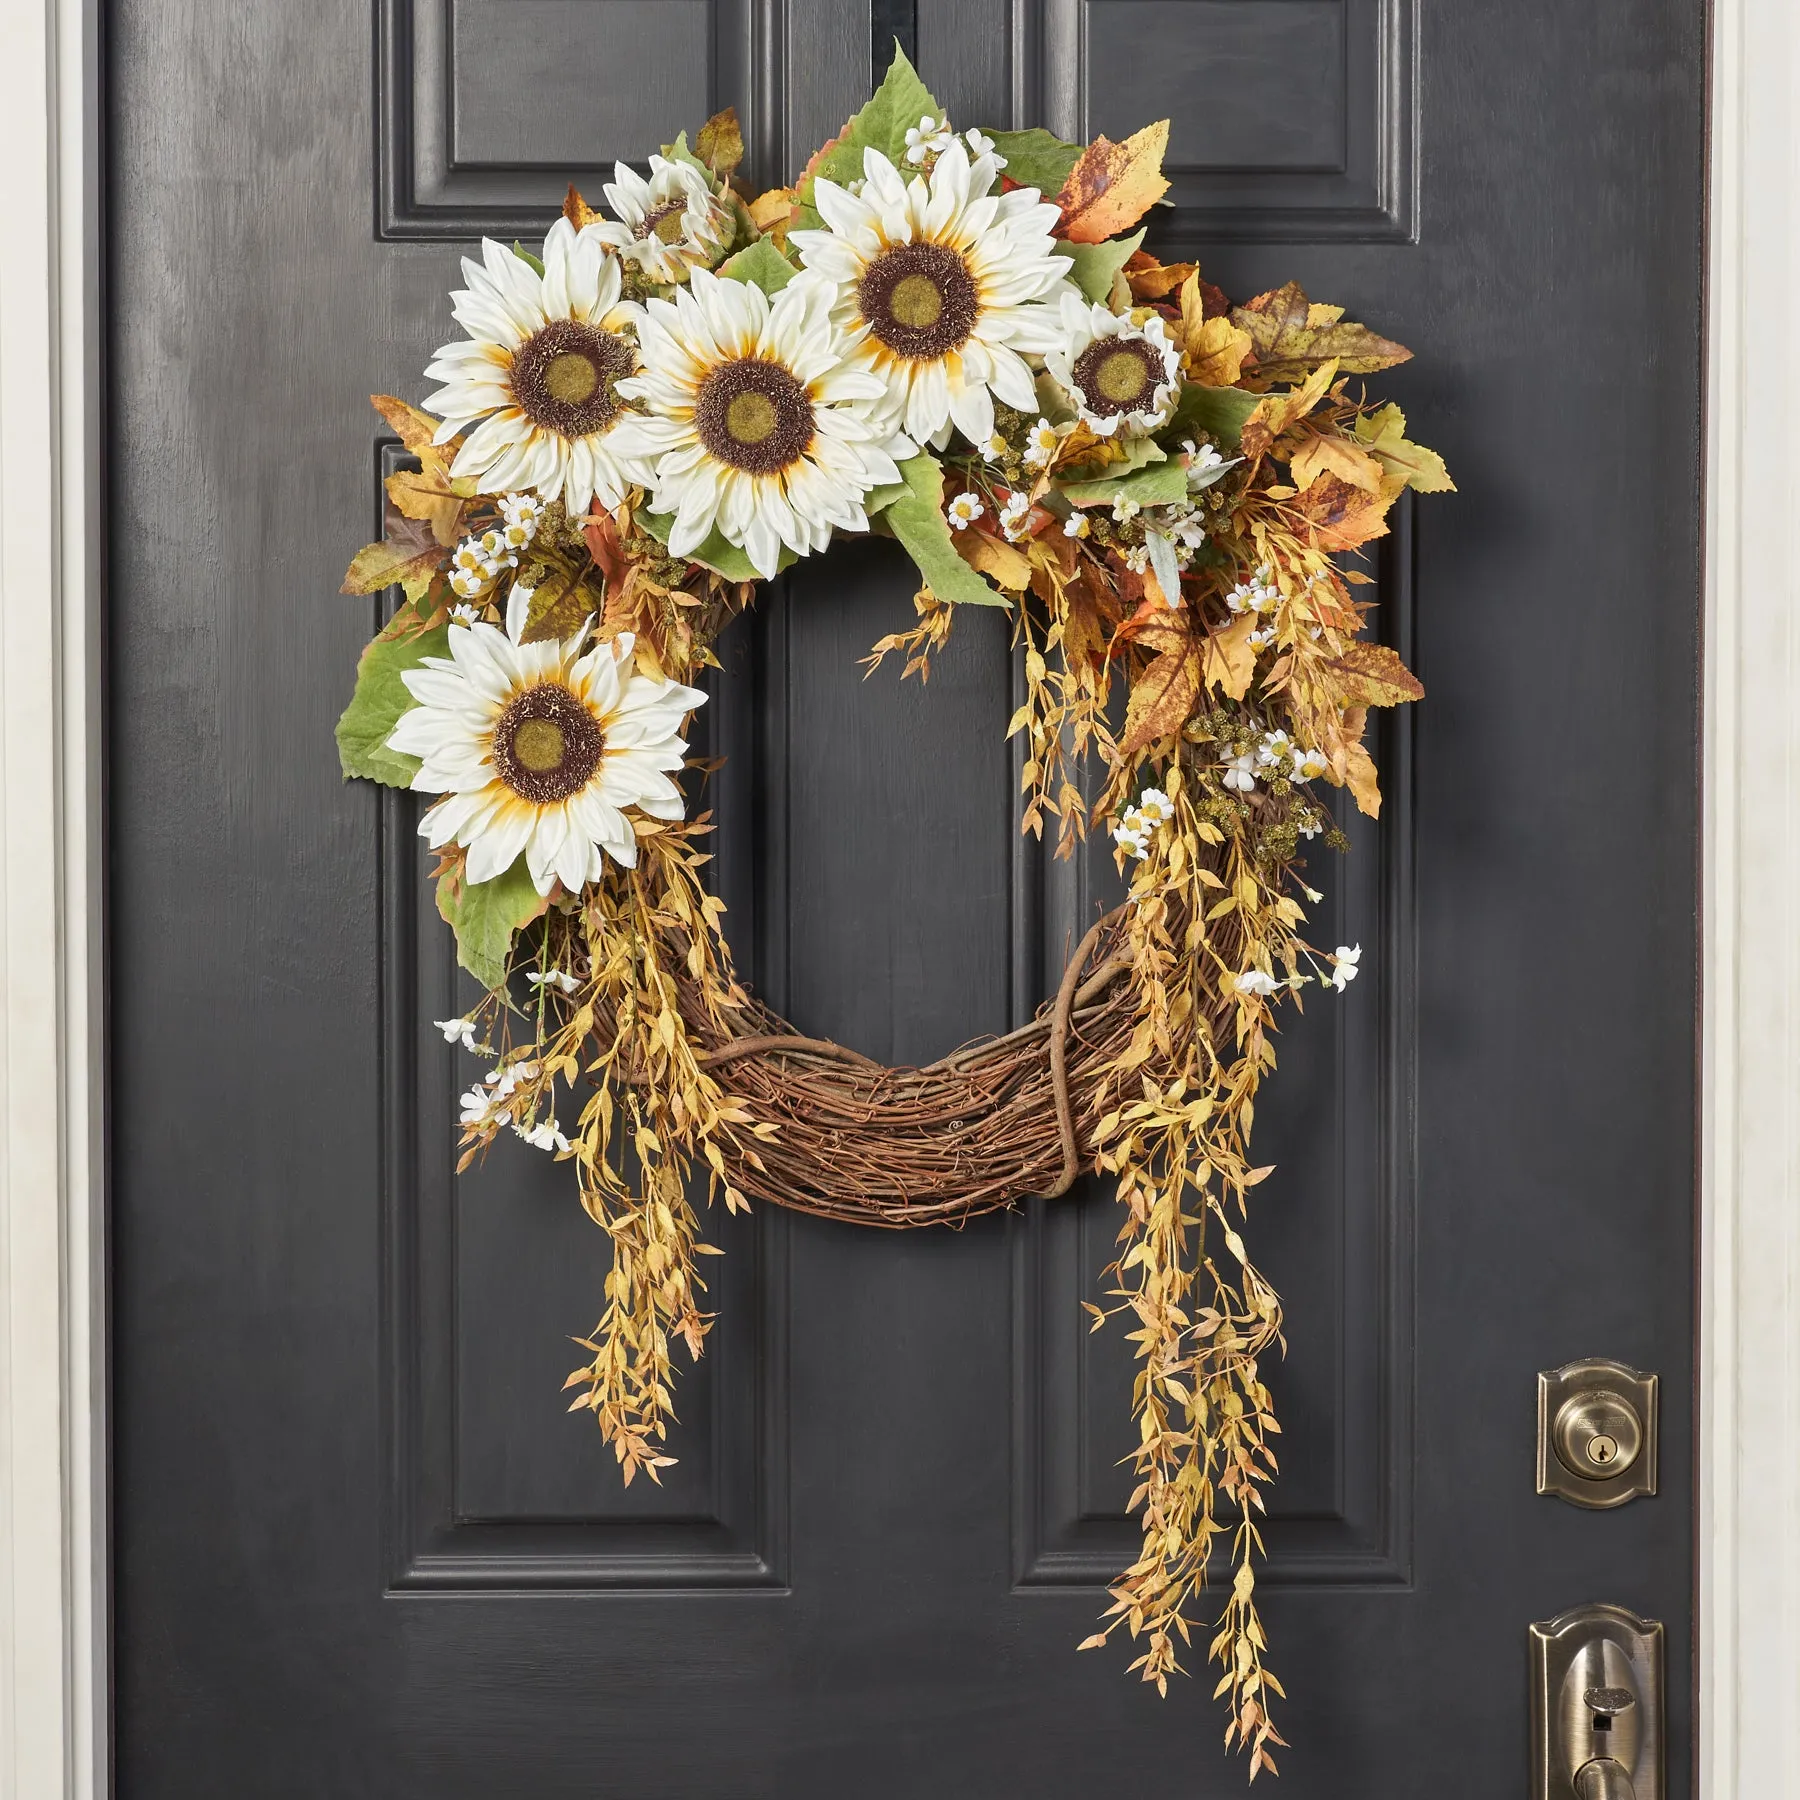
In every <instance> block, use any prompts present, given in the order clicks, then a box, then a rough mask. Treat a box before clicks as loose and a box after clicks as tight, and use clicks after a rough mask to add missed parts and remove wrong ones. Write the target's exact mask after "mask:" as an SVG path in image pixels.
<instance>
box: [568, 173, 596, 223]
mask: <svg viewBox="0 0 1800 1800" xmlns="http://www.w3.org/2000/svg"><path fill="white" fill-rule="evenodd" d="M563 217H564V218H565V219H567V220H568V221H569V223H570V224H571V225H573V226H574V227H575V229H576V230H577V231H579V230H580V229H581V228H582V227H583V226H584V225H592V224H593V222H594V221H595V220H596V219H597V218H599V217H600V215H599V214H598V213H597V212H595V211H594V209H593V208H592V207H591V206H589V205H588V203H587V202H586V201H585V200H584V199H582V197H581V194H580V191H579V190H578V189H577V188H576V186H575V184H574V182H572V181H571V182H570V183H569V191H568V193H566V194H565V195H564V196H563Z"/></svg>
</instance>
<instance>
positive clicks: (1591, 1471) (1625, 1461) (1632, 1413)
mask: <svg viewBox="0 0 1800 1800" xmlns="http://www.w3.org/2000/svg"><path fill="white" fill-rule="evenodd" d="M1551 1441H1552V1443H1553V1444H1554V1445H1555V1447H1556V1457H1557V1461H1558V1462H1560V1463H1561V1464H1562V1466H1563V1467H1564V1468H1565V1469H1567V1470H1568V1471H1569V1473H1570V1474H1571V1475H1579V1476H1581V1478H1582V1479H1583V1480H1584V1481H1605V1480H1607V1479H1608V1478H1609V1477H1611V1476H1614V1475H1623V1474H1624V1473H1625V1471H1626V1470H1627V1469H1629V1468H1630V1467H1631V1465H1632V1464H1633V1463H1634V1462H1636V1461H1637V1459H1638V1453H1639V1452H1640V1451H1641V1450H1642V1449H1643V1447H1644V1426H1643V1421H1642V1420H1641V1419H1640V1418H1639V1417H1638V1413H1637V1408H1636V1407H1635V1406H1633V1405H1632V1404H1631V1402H1630V1401H1629V1400H1627V1399H1626V1398H1625V1396H1624V1395H1623V1394H1615V1393H1612V1392H1611V1391H1610V1390H1608V1389H1606V1388H1589V1389H1588V1390H1587V1391H1585V1392H1583V1393H1579V1394H1571V1395H1570V1396H1569V1397H1568V1399H1566V1400H1565V1401H1564V1402H1563V1403H1562V1405H1561V1406H1560V1407H1559V1408H1558V1409H1557V1413H1556V1422H1555V1423H1554V1425H1552V1427H1551Z"/></svg>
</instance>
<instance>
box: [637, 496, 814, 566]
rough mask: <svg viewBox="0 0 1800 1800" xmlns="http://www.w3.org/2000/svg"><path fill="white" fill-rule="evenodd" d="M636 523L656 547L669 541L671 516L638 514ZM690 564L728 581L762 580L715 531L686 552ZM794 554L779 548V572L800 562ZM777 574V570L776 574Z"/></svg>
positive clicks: (673, 520) (671, 514)
mask: <svg viewBox="0 0 1800 1800" xmlns="http://www.w3.org/2000/svg"><path fill="white" fill-rule="evenodd" d="M636 517H637V522H638V523H639V524H640V525H642V526H643V528H644V529H645V530H646V531H647V532H649V533H650V535H651V536H652V537H653V538H655V539H656V541H657V542H658V543H659V544H667V543H668V541H669V528H670V527H671V526H672V525H673V524H674V523H675V515H674V514H673V513H653V512H640V513H638V514H637V515H636ZM687 560H688V561H689V562H697V563H699V564H701V565H702V567H704V568H708V569H711V570H712V571H713V572H714V573H715V574H718V575H723V576H724V577H725V579H726V580H727V581H761V580H762V576H760V575H759V574H758V573H757V572H756V568H755V566H754V565H753V564H752V563H751V561H750V558H749V557H748V556H746V555H745V554H744V552H743V551H742V550H740V549H739V548H738V546H737V545H736V544H733V543H730V542H728V541H727V540H726V539H725V538H723V537H721V536H720V535H719V533H718V532H717V531H714V532H713V533H712V534H711V535H710V536H709V537H708V538H707V539H706V541H705V542H704V543H702V544H701V545H700V546H699V547H698V548H697V549H694V550H690V551H688V553H687ZM799 560H800V559H799V557H797V556H796V555H795V554H794V553H793V551H791V550H790V549H789V548H788V547H787V546H786V545H785V544H783V545H782V547H781V562H780V565H779V566H780V568H781V569H791V568H792V567H793V566H794V564H795V563H797V562H798V561H799ZM778 572H779V571H778Z"/></svg>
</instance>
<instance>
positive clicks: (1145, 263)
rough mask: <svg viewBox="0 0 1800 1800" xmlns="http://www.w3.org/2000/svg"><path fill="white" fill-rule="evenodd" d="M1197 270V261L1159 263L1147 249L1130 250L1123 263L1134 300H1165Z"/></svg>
mask: <svg viewBox="0 0 1800 1800" xmlns="http://www.w3.org/2000/svg"><path fill="white" fill-rule="evenodd" d="M1199 272H1200V265H1199V264H1198V263H1159V262H1158V261H1157V260H1156V258H1155V257H1154V256H1152V255H1151V254H1150V252H1149V251H1148V250H1134V251H1132V253H1131V259H1130V261H1129V262H1127V263H1126V265H1125V279H1126V281H1127V282H1128V283H1129V284H1130V286H1131V297H1132V299H1134V300H1165V299H1167V298H1168V296H1169V295H1170V294H1172V293H1174V292H1175V290H1176V289H1177V288H1178V287H1180V286H1181V285H1182V283H1183V282H1185V281H1188V280H1191V279H1192V278H1193V277H1194V276H1195V275H1197V274H1199Z"/></svg>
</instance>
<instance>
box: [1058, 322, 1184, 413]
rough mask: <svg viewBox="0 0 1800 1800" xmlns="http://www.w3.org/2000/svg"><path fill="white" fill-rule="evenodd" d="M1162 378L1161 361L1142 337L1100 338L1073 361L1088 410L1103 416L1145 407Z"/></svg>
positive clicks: (1078, 384)
mask: <svg viewBox="0 0 1800 1800" xmlns="http://www.w3.org/2000/svg"><path fill="white" fill-rule="evenodd" d="M1162 376H1163V366H1162V358H1161V357H1159V356H1158V355H1157V354H1156V352H1155V350H1154V349H1153V348H1152V347H1151V346H1150V345H1149V344H1147V343H1145V342H1144V341H1143V339H1141V338H1099V339H1097V340H1096V341H1095V342H1094V343H1091V344H1089V345H1088V347H1087V348H1086V349H1085V350H1084V351H1082V353H1081V355H1080V356H1079V357H1078V358H1077V359H1076V362H1075V384H1076V386H1077V387H1079V388H1080V389H1081V393H1082V398H1083V399H1084V400H1085V401H1086V402H1087V409H1088V411H1089V412H1091V413H1100V414H1103V415H1104V414H1112V413H1124V412H1131V411H1134V410H1136V409H1139V408H1143V407H1147V406H1148V405H1149V404H1150V398H1151V396H1152V395H1153V394H1154V393H1155V392H1156V384H1157V382H1158V381H1160V380H1161V379H1162Z"/></svg>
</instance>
